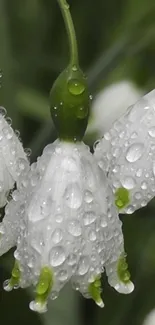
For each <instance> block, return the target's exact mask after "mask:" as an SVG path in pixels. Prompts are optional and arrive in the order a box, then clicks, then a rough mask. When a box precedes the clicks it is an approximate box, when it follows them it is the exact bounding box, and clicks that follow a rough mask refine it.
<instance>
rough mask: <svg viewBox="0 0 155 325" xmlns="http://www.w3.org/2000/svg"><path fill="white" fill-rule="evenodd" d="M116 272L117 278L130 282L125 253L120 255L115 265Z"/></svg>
mask: <svg viewBox="0 0 155 325" xmlns="http://www.w3.org/2000/svg"><path fill="white" fill-rule="evenodd" d="M117 274H118V277H119V279H120V280H121V281H122V282H123V283H125V284H126V283H129V282H130V272H129V271H128V264H127V262H126V258H125V255H124V256H123V255H122V256H121V257H120V258H119V261H118V267H117Z"/></svg>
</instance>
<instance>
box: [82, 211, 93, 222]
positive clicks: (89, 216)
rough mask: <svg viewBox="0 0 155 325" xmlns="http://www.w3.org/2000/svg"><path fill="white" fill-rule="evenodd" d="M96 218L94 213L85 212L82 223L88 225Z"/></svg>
mask: <svg viewBox="0 0 155 325" xmlns="http://www.w3.org/2000/svg"><path fill="white" fill-rule="evenodd" d="M95 220H96V215H95V213H94V212H91V211H90V212H86V213H85V214H84V218H83V221H84V225H85V226H88V225H90V224H91V223H93V222H94V221H95Z"/></svg>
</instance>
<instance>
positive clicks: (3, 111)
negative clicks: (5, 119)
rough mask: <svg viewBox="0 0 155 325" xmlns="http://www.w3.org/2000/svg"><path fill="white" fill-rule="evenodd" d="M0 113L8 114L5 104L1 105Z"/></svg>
mask: <svg viewBox="0 0 155 325" xmlns="http://www.w3.org/2000/svg"><path fill="white" fill-rule="evenodd" d="M0 115H2V116H5V115H6V109H5V108H4V107H3V106H0Z"/></svg>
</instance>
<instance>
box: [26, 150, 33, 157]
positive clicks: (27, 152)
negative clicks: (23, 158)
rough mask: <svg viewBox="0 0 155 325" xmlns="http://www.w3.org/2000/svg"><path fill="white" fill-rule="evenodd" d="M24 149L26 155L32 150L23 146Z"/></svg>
mask: <svg viewBox="0 0 155 325" xmlns="http://www.w3.org/2000/svg"><path fill="white" fill-rule="evenodd" d="M24 151H25V153H26V155H27V156H28V157H29V156H30V155H31V152H32V150H31V149H30V148H25V150H24Z"/></svg>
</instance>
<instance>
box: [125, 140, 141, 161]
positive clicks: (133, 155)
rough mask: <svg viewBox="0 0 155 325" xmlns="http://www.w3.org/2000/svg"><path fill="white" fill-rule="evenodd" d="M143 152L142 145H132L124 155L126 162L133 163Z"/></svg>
mask: <svg viewBox="0 0 155 325" xmlns="http://www.w3.org/2000/svg"><path fill="white" fill-rule="evenodd" d="M143 151H144V145H143V144H142V143H134V144H132V145H131V146H130V147H129V149H128V150H127V153H126V160H127V161H129V162H131V163H132V162H135V161H137V160H138V159H140V158H141V156H142V154H143Z"/></svg>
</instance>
